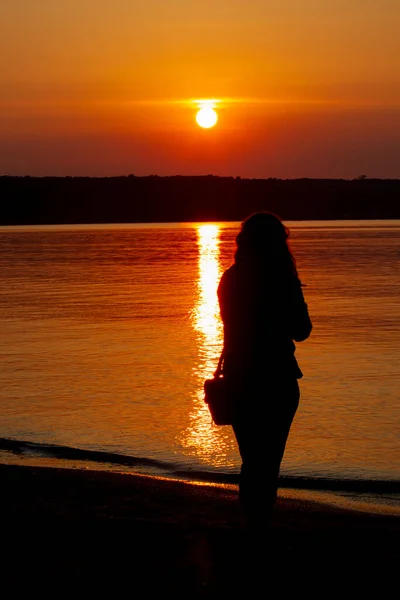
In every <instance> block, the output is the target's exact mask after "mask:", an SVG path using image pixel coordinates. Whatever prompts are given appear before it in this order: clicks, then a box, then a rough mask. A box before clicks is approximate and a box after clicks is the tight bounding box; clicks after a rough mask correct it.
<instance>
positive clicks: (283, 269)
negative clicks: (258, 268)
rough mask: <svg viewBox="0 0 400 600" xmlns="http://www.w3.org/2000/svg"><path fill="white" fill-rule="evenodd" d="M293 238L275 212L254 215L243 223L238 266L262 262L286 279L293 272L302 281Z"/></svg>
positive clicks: (240, 234) (237, 258)
mask: <svg viewBox="0 0 400 600" xmlns="http://www.w3.org/2000/svg"><path fill="white" fill-rule="evenodd" d="M289 236H290V231H289V229H288V228H287V227H286V226H285V225H284V224H283V223H282V221H281V219H280V218H279V217H278V216H277V215H275V214H274V213H270V212H257V213H253V214H252V215H250V216H249V217H247V219H245V220H244V221H243V223H242V225H241V228H240V231H239V233H238V235H237V236H236V245H237V248H236V252H235V263H236V264H237V265H240V264H243V263H246V264H250V265H251V264H254V265H256V264H258V265H259V264H260V263H261V264H262V265H264V266H266V267H268V268H269V269H272V270H273V271H275V272H276V273H277V274H280V275H282V276H284V275H285V274H289V273H290V274H291V275H292V276H294V277H296V278H297V279H298V274H297V268H296V261H295V258H294V256H293V254H292V253H291V251H290V247H289V242H288V238H289Z"/></svg>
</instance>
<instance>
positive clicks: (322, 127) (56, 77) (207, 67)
mask: <svg viewBox="0 0 400 600" xmlns="http://www.w3.org/2000/svg"><path fill="white" fill-rule="evenodd" d="M399 26H400V4H399V2H398V0H380V1H375V0H374V1H372V0H363V1H361V0H347V1H344V0H335V1H334V0H324V1H323V2H322V1H321V0H303V1H302V2H299V1H298V0H269V1H268V2H266V1H265V0H246V2H245V1H244V0H219V1H218V0H213V1H212V2H211V1H210V0H202V1H197V0H191V1H190V2H188V1H187V0H169V1H168V2H166V1H165V0H146V2H136V1H135V0H114V2H110V1H109V0H96V1H94V0H57V2H56V1H54V0H35V1H34V2H33V1H32V0H13V1H12V2H4V3H2V4H1V5H0V55H1V56H2V68H1V78H0V108H1V111H0V174H16V175H22V174H30V175H124V174H129V173H134V174H136V175H147V174H152V173H154V174H159V175H168V174H188V175H190V174H208V173H212V174H215V175H233V176H236V175H240V176H242V177H285V178H286V177H287V178H292V177H349V178H352V177H357V176H358V175H360V174H366V175H368V176H369V177H396V178H398V177H400V36H399V34H398V31H399ZM199 98H214V99H220V100H221V102H220V103H217V104H216V109H217V111H218V115H219V121H218V124H217V126H216V127H215V128H213V129H211V130H201V129H200V128H199V127H198V126H197V125H196V123H195V114H196V108H197V105H196V104H195V103H193V102H192V100H194V99H199Z"/></svg>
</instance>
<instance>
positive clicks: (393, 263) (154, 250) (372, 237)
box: [0, 221, 400, 507]
mask: <svg viewBox="0 0 400 600" xmlns="http://www.w3.org/2000/svg"><path fill="white" fill-rule="evenodd" d="M286 224H287V225H288V226H289V227H290V229H291V245H292V250H293V252H294V254H295V256H296V259H297V263H298V269H299V274H300V277H301V279H302V281H303V283H304V284H305V286H306V287H305V288H304V294H305V297H306V301H307V303H308V305H309V311H310V315H311V318H312V320H313V324H314V329H313V332H312V335H311V337H310V338H309V339H308V340H307V341H305V342H303V343H301V344H298V345H297V353H296V355H297V358H298V361H299V364H300V366H301V368H302V370H303V372H304V378H303V379H302V380H301V382H300V385H301V400H300V407H299V410H298V413H297V415H296V417H295V421H294V423H293V427H292V431H291V434H290V437H289V441H288V445H287V450H286V454H285V457H284V461H283V464H282V482H283V484H285V485H288V486H290V487H294V488H295V487H299V488H301V487H306V488H307V487H311V488H315V489H319V490H329V491H334V492H335V493H338V494H339V495H340V496H341V497H342V498H344V497H346V496H347V497H349V498H353V499H354V498H358V500H360V499H362V500H365V501H367V502H380V503H381V504H386V505H387V506H392V507H394V506H395V505H396V502H397V500H398V497H399V496H398V492H399V481H400V435H399V434H400V428H399V423H400V400H399V365H400V221H386V222H384V221H379V222H371V221H364V222H340V221H339V222H296V223H290V222H289V223H286ZM238 226H239V224H238V223H215V224H193V223H190V224H146V225H142V224H134V225H126V224H124V225H92V226H88V225H85V226H83V225H82V226H51V227H41V226H40V227H39V226H35V227H0V247H1V253H0V329H1V338H0V358H1V371H0V408H1V415H0V438H1V440H0V461H1V462H3V463H4V462H5V463H14V464H15V463H16V464H51V465H54V464H57V465H61V466H71V465H72V466H77V467H82V466H91V467H94V468H101V469H109V470H113V469H114V470H126V471H129V470H131V471H135V472H142V473H147V474H156V475H162V476H169V477H184V478H189V479H193V480H196V479H208V480H210V481H211V480H216V481H224V482H228V483H233V484H234V483H235V481H236V479H235V478H236V476H237V472H238V470H239V467H240V458H239V454H238V451H237V447H236V443H235V440H234V437H233V434H232V432H231V429H230V427H215V426H213V425H212V424H211V420H210V416H209V413H208V410H207V407H206V405H205V404H204V399H203V382H204V379H205V378H206V377H208V376H210V375H211V374H212V372H213V371H214V370H215V367H216V363H217V360H218V356H219V352H220V350H221V346H222V324H221V321H220V317H219V311H218V304H217V297H216V288H217V285H218V281H219V278H220V276H221V274H222V272H223V270H224V269H225V268H226V267H228V266H229V265H230V264H231V262H232V257H233V253H234V250H235V235H236V233H237V231H238ZM260 476H262V473H260ZM285 482H286V483H285Z"/></svg>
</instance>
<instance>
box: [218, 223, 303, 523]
mask: <svg viewBox="0 0 400 600" xmlns="http://www.w3.org/2000/svg"><path fill="white" fill-rule="evenodd" d="M288 237H289V230H288V229H287V228H286V227H285V226H284V225H283V223H282V221H281V220H280V218H279V217H277V216H275V215H273V214H270V213H256V214H253V215H251V216H250V217H249V218H248V219H246V220H245V221H244V222H243V223H242V226H241V229H240V231H239V233H238V235H237V237H236V243H237V249H236V253H235V257H234V264H233V265H232V266H231V267H230V268H229V269H227V270H226V271H225V273H224V274H223V275H222V278H221V280H220V283H219V286H218V298H219V304H220V310H221V316H222V320H223V330H224V359H223V373H224V377H225V378H226V380H227V382H228V383H229V385H230V388H231V389H232V390H234V391H233V392H232V397H231V401H232V402H234V405H235V411H234V417H233V423H232V426H233V430H234V433H235V436H236V440H237V443H238V447H239V451H240V455H241V458H242V467H241V472H240V484H239V498H240V501H241V503H242V505H243V508H244V511H245V514H246V517H247V521H248V525H249V526H250V527H251V528H257V530H259V529H260V527H263V526H264V525H266V524H267V523H268V522H269V519H270V517H271V515H272V512H273V509H274V506H275V503H276V497H277V487H278V476H279V470H280V465H281V461H282V458H283V454H284V451H285V445H286V441H287V438H288V435H289V430H290V427H291V424H292V421H293V418H294V415H295V413H296V410H297V407H298V403H299V396H300V393H299V385H298V379H300V378H301V377H302V376H303V374H302V372H301V370H300V368H299V366H298V364H297V361H296V358H295V344H294V341H296V342H301V341H303V340H305V339H307V338H308V336H309V335H310V333H311V330H312V324H311V321H310V317H309V314H308V308H307V304H306V303H305V300H304V296H303V292H302V284H301V282H300V279H299V276H298V272H297V269H296V262H295V259H294V257H293V255H292V254H291V252H290V248H289V245H288Z"/></svg>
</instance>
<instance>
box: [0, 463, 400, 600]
mask: <svg viewBox="0 0 400 600" xmlns="http://www.w3.org/2000/svg"><path fill="white" fill-rule="evenodd" d="M0 482H1V489H2V494H1V508H2V510H1V511H0V521H1V527H2V533H3V547H4V548H6V549H7V553H6V554H7V555H6V559H5V563H4V564H3V569H4V573H5V575H6V580H8V581H9V582H12V581H16V578H18V573H21V572H24V573H29V577H28V579H27V581H29V589H32V586H35V585H37V586H38V589H40V590H45V589H46V587H47V586H50V587H49V589H50V588H51V586H54V583H55V582H60V581H61V582H65V583H66V584H70V583H71V584H72V585H73V586H76V585H81V586H86V585H88V586H90V587H91V589H94V588H97V586H98V587H99V589H103V586H104V585H111V586H115V585H117V584H118V585H119V584H122V582H125V584H126V583H127V582H130V585H131V586H132V585H134V586H135V588H136V587H137V586H138V585H139V584H140V585H141V584H143V585H145V586H146V592H147V593H149V592H150V591H157V592H162V593H171V594H173V595H174V596H175V597H176V596H177V595H179V594H180V593H182V596H183V595H185V596H186V595H191V596H192V597H196V598H211V597H217V596H220V595H221V594H222V593H224V592H225V593H228V592H229V593H232V594H233V593H234V592H236V591H237V589H239V588H238V586H239V587H241V586H242V588H243V590H244V591H248V586H249V585H252V584H254V585H255V583H257V582H258V584H260V579H259V578H260V577H261V578H262V579H263V580H265V577H269V576H270V577H272V578H273V579H276V578H277V577H285V576H286V574H287V573H289V574H290V575H291V576H292V575H293V574H294V573H297V574H298V575H299V576H300V575H301V574H303V575H302V579H301V580H300V581H299V580H298V579H296V580H293V584H295V588H294V590H295V591H298V589H299V587H298V586H300V587H301V585H302V584H304V586H305V587H304V591H307V590H309V589H310V588H309V586H310V585H311V587H312V586H314V587H315V586H316V585H317V579H318V578H317V579H316V576H317V575H318V577H319V576H321V577H324V578H329V579H330V580H332V584H333V585H336V584H338V585H340V586H342V585H345V586H346V590H348V589H350V588H352V589H354V591H355V592H359V591H360V590H365V591H368V590H370V589H371V585H372V583H373V581H375V580H376V585H378V586H379V590H380V591H382V589H383V587H385V586H386V585H389V584H390V583H391V585H392V584H393V582H394V581H396V579H397V576H398V564H399V558H400V554H399V549H398V539H399V537H398V536H399V533H400V519H398V517H396V516H390V515H376V514H369V513H363V512H359V511H354V510H345V509H343V508H339V507H334V506H330V505H327V504H321V503H317V502H313V501H310V500H306V499H299V498H296V497H291V498H290V497H287V496H285V495H281V494H279V498H278V503H277V507H276V510H275V514H274V518H273V521H272V524H271V526H270V528H269V530H268V532H267V533H265V535H263V536H262V537H260V538H259V539H257V540H256V541H254V540H253V539H250V538H249V534H248V532H247V530H246V523H245V521H244V518H243V514H242V512H241V509H240V506H239V503H238V497H237V491H236V490H235V489H229V488H226V487H221V486H213V485H205V484H204V482H202V483H189V482H184V481H174V480H167V479H164V478H156V477H154V478H153V477H148V476H145V475H140V474H137V475H132V474H121V473H120V474H117V473H110V472H104V471H92V470H80V469H76V470H74V469H64V468H59V469H57V468H53V467H27V466H16V465H4V464H0ZM260 535H261V534H260ZM310 570H311V571H310ZM268 574H269V575H268ZM21 583H23V582H21ZM290 584H291V582H290V581H287V582H285V587H286V585H290ZM58 585H59V583H58ZM323 585H324V588H323V589H325V584H323ZM329 585H330V584H329ZM318 588H320V586H319V585H317V589H318ZM52 589H54V588H52ZM113 589H114V588H113ZM388 589H389V588H388Z"/></svg>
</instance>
